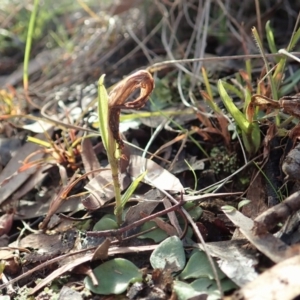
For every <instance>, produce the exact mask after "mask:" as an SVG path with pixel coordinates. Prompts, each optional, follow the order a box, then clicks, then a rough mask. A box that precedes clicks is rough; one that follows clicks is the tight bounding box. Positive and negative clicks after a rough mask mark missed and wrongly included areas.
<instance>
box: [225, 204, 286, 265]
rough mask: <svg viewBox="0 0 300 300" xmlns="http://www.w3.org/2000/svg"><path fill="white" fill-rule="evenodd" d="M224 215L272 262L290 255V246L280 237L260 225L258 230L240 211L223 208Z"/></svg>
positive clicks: (279, 260)
mask: <svg viewBox="0 0 300 300" xmlns="http://www.w3.org/2000/svg"><path fill="white" fill-rule="evenodd" d="M224 213H225V214H226V216H227V217H228V218H229V219H230V220H231V221H232V222H233V223H234V224H235V225H236V226H237V227H239V229H240V231H241V232H242V234H243V235H244V236H245V237H246V238H247V239H248V240H249V242H250V243H251V244H252V245H254V246H255V247H256V248H257V249H258V250H259V251H261V252H262V253H263V254H265V255H266V256H267V257H269V258H270V259H271V260H272V261H274V262H281V261H283V260H284V259H287V258H289V257H291V253H290V247H289V246H288V245H286V244H285V243H284V242H282V241H281V240H280V239H278V238H276V237H274V236H273V235H272V234H271V233H269V232H267V231H266V230H264V229H263V228H262V226H261V227H259V228H258V229H261V232H259V231H258V230H257V229H256V227H255V225H256V224H257V223H255V222H254V221H253V220H251V219H249V218H247V217H245V216H244V215H243V214H242V213H240V212H239V211H237V210H236V209H233V210H232V211H230V212H229V211H226V210H224Z"/></svg>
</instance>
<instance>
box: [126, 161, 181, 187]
mask: <svg viewBox="0 0 300 300" xmlns="http://www.w3.org/2000/svg"><path fill="white" fill-rule="evenodd" d="M144 167H145V170H147V175H146V176H145V177H144V179H143V181H144V182H145V183H150V184H151V185H153V186H155V187H157V188H158V189H162V190H168V191H176V192H181V191H183V186H182V184H181V182H180V180H179V179H178V178H177V177H176V176H174V175H173V174H171V173H170V172H169V171H167V170H166V169H164V168H162V167H161V166H160V165H158V164H157V163H155V162H154V161H152V160H150V159H147V158H143V157H141V156H137V155H130V165H129V167H128V173H129V174H130V175H131V176H132V177H134V178H137V177H138V176H139V175H140V174H141V173H142V172H143V171H144V170H143V168H144ZM149 181H150V182H149Z"/></svg>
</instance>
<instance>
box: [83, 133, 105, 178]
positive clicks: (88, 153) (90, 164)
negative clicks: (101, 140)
mask: <svg viewBox="0 0 300 300" xmlns="http://www.w3.org/2000/svg"><path fill="white" fill-rule="evenodd" d="M81 149H82V150H81V158H82V163H83V166H84V170H85V172H86V173H88V172H90V171H92V170H96V169H100V168H101V165H100V163H99V160H98V158H97V156H96V154H95V151H94V149H93V145H92V143H91V140H90V139H89V138H85V139H83V141H82V143H81ZM96 175H97V174H95V173H93V172H92V173H91V174H89V175H88V178H89V179H90V180H92V179H93V178H94V177H96Z"/></svg>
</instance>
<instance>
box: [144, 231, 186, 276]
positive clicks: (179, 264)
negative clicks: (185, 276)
mask: <svg viewBox="0 0 300 300" xmlns="http://www.w3.org/2000/svg"><path fill="white" fill-rule="evenodd" d="M150 263H151V266H152V268H153V269H165V268H168V269H171V271H172V272H178V271H180V270H182V269H183V268H184V266H185V253H184V248H183V245H182V241H181V240H180V239H179V238H178V237H177V236H171V237H169V238H167V239H165V240H164V241H163V242H161V243H160V244H159V245H158V247H157V248H156V249H155V250H154V251H153V252H152V254H151V256H150Z"/></svg>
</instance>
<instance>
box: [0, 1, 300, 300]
mask: <svg viewBox="0 0 300 300" xmlns="http://www.w3.org/2000/svg"><path fill="white" fill-rule="evenodd" d="M270 2H272V1H270ZM135 5H137V4H136V3H134V1H128V3H126V4H124V5H123V6H122V5H121V4H111V5H109V6H108V7H102V9H103V12H105V13H103V16H102V17H101V18H99V17H98V16H97V14H94V13H93V10H91V9H90V8H89V6H85V5H84V4H83V3H82V8H83V10H80V13H79V14H80V15H81V17H80V20H81V21H82V20H85V21H84V22H83V23H80V22H81V21H78V20H79V19H76V18H72V16H73V15H72V13H71V12H67V13H65V14H64V17H65V18H66V19H65V20H68V21H63V24H68V26H69V27H68V28H69V30H71V29H72V30H73V33H72V34H73V36H72V38H71V42H72V43H74V45H75V44H76V45H78V46H77V47H73V49H72V51H71V52H72V53H71V52H67V51H64V50H63V49H60V48H56V49H53V50H47V49H45V51H43V53H39V54H37V53H33V55H32V57H33V58H32V60H31V61H30V64H29V65H30V68H29V74H30V84H29V91H28V90H26V89H25V90H22V88H21V86H20V82H21V81H22V75H21V74H22V72H23V71H20V69H19V70H15V72H13V73H11V72H10V74H8V75H2V73H1V74H0V75H1V78H0V83H1V87H0V88H1V89H2V90H1V93H0V104H1V105H0V110H1V123H2V124H1V135H2V136H1V138H3V139H7V138H11V137H14V135H16V136H17V138H18V141H21V140H22V138H21V137H22V136H23V137H24V136H26V137H28V141H25V142H24V141H23V142H22V143H21V144H18V146H17V148H15V149H13V147H12V148H11V150H10V151H9V157H8V159H6V160H5V159H2V157H4V156H1V164H2V166H3V169H2V171H1V174H0V183H1V193H0V195H1V196H0V203H1V210H2V211H3V215H2V217H1V218H0V228H1V235H2V236H1V244H2V247H1V251H0V256H1V260H2V262H3V269H1V279H2V283H1V289H3V291H4V293H7V294H9V295H10V296H12V297H14V296H19V295H18V292H20V291H21V290H20V289H19V290H18V287H17V285H19V286H23V287H25V288H28V291H27V295H26V296H25V297H27V298H28V297H30V295H35V296H34V297H37V299H40V298H41V297H43V295H44V293H47V287H46V286H47V285H48V288H50V289H51V292H55V291H54V290H55V285H56V284H58V285H59V286H60V288H61V291H60V292H58V295H59V297H61V299H63V298H62V297H63V295H64V293H66V292H65V291H64V289H65V288H66V286H67V285H65V284H64V283H62V282H59V279H60V278H67V281H68V286H72V287H74V288H75V287H76V284H75V281H76V282H79V289H77V290H78V291H80V293H77V294H76V296H77V297H78V299H92V298H93V297H94V294H100V295H112V294H123V295H126V297H127V298H129V299H149V298H151V297H152V298H156V299H221V298H222V297H224V296H225V297H227V298H228V299H240V298H241V297H242V298H243V299H261V297H262V295H264V296H265V295H267V294H272V298H270V299H283V298H285V299H294V298H295V297H297V296H299V294H300V293H299V289H297V285H296V282H295V278H297V276H296V275H295V274H297V273H299V270H298V269H299V261H298V260H299V259H298V256H299V251H298V244H297V242H298V241H299V240H297V238H296V236H295V234H294V233H295V231H296V232H297V230H298V227H299V218H298V217H297V211H298V210H299V205H298V203H299V201H298V200H299V199H298V198H299V192H297V190H296V186H297V181H298V179H299V178H298V177H299V176H298V171H297V170H298V165H299V164H298V157H297V155H298V146H297V143H298V129H299V128H298V126H297V123H296V122H295V121H294V120H292V118H295V117H296V118H298V117H299V113H298V102H299V95H298V94H297V92H298V91H297V90H298V88H299V87H298V86H297V82H298V81H299V75H298V74H297V72H296V73H293V75H291V74H286V77H287V78H288V79H287V80H285V78H284V77H283V73H284V65H285V64H288V66H289V67H290V68H292V67H293V66H294V65H295V64H294V62H290V61H289V62H287V61H284V58H283V56H282V53H283V52H282V51H281V52H280V51H279V52H280V53H281V56H276V55H277V54H276V53H274V52H273V53H272V54H271V55H269V54H266V53H264V52H263V50H261V49H262V47H261V45H262V42H261V41H260V38H263V31H262V27H263V26H265V28H266V35H267V41H268V44H266V45H265V47H269V48H270V51H271V52H272V51H275V50H274V49H277V47H276V45H274V43H275V42H274V40H272V39H271V38H270V37H271V36H272V34H273V32H271V30H272V29H271V27H270V24H269V23H268V22H266V18H267V16H271V17H273V18H274V19H275V20H276V18H277V17H278V16H277V13H278V11H279V7H280V8H281V9H287V7H286V6H284V5H283V4H282V3H277V4H276V5H277V6H276V5H275V4H272V5H270V7H272V9H271V10H270V9H269V7H264V5H263V4H261V5H262V7H261V9H262V11H263V15H262V18H260V15H259V14H260V13H261V11H260V10H258V9H257V7H256V10H254V11H253V12H254V14H256V15H257V24H255V22H256V21H255V22H254V23H253V20H249V22H244V20H239V18H240V16H241V15H243V13H245V12H247V14H245V15H243V18H247V17H246V16H247V15H248V10H249V9H250V8H249V7H247V4H243V5H242V6H241V8H240V9H241V13H240V14H236V15H237V19H236V18H235V17H233V16H235V13H230V12H229V10H228V8H226V7H225V6H224V5H223V4H222V3H221V2H220V1H215V2H213V3H210V5H211V6H210V5H208V4H205V5H204V6H203V7H201V5H202V4H200V3H196V2H195V1H192V0H189V1H183V2H182V3H180V4H178V3H177V2H174V3H171V2H166V1H159V7H160V11H159V14H161V12H162V10H166V11H169V15H167V14H161V15H160V16H161V20H160V21H159V22H158V23H157V24H156V26H154V27H153V31H152V33H151V34H150V35H148V36H144V34H145V31H143V30H141V28H144V29H145V28H149V27H147V26H150V27H151V26H153V25H154V24H153V21H152V20H151V17H150V18H143V17H140V16H141V15H142V14H143V6H142V5H140V4H139V5H137V7H135ZM178 5H179V6H178ZM190 5H191V6H190ZM281 5H282V6H281ZM188 7H189V9H187V8H188ZM197 7H198V9H197ZM253 7H254V5H253ZM177 8H178V9H179V11H180V10H181V8H182V11H184V12H185V14H184V17H182V16H181V17H180V18H183V23H182V22H177V21H175V22H174V20H175V19H177V18H179V15H177V13H178V12H177ZM200 8H201V9H200ZM93 9H97V8H96V7H93ZM230 9H231V10H233V11H235V10H236V7H235V6H234V5H233V4H231V5H230ZM277 9H278V11H277ZM84 11H85V13H84ZM134 11H138V13H134ZM150 11H151V13H150V15H151V14H153V13H154V12H156V13H157V11H156V10H155V8H151V9H150V10H149V12H150ZM86 12H88V14H86ZM109 12H110V13H109ZM124 12H125V13H124ZM294 12H296V8H295V11H294ZM89 14H90V15H89ZM189 14H190V15H189ZM201 14H202V15H201ZM214 14H216V15H217V16H219V17H221V18H223V19H224V20H226V22H228V24H230V26H232V24H234V26H235V27H236V28H239V29H240V32H243V34H242V35H240V33H238V35H240V36H239V37H240V39H238V40H239V41H243V47H240V46H238V47H237V45H240V42H237V40H236V38H237V37H236V32H235V34H233V32H231V30H232V27H230V26H229V27H228V28H226V29H227V30H228V32H226V31H224V33H223V34H224V37H225V36H226V35H227V37H226V38H225V40H223V42H224V44H223V43H221V40H220V37H218V36H214V35H213V34H212V33H211V32H214V30H212V31H209V32H207V31H206V30H203V31H201V30H199V28H202V25H201V26H200V23H201V22H202V21H203V20H206V21H205V22H206V24H209V26H212V28H214V26H218V25H217V24H216V23H215V22H213V19H214V18H213V17H212V15H214ZM295 15H296V14H295ZM15 17H16V18H17V17H18V13H17V12H15ZM76 20H77V21H76ZM177 20H179V19H177ZM194 20H195V22H198V23H197V24H198V25H197V26H194V25H193V26H190V25H191V23H192V22H193V21H194ZM201 20H202V21H201ZM258 20H259V21H258ZM291 20H293V21H291V22H294V23H296V24H297V20H295V18H291ZM166 21H167V22H166ZM1 22H4V23H3V24H5V22H7V20H1ZM64 22H66V23H64ZM147 22H149V24H146V23H147ZM168 22H171V23H172V22H174V23H173V24H172V25H174V26H170V27H168V26H167V24H168ZM261 22H262V23H263V24H262V23H261ZM265 22H266V24H265ZM179 23H180V24H181V25H180V26H178V24H179ZM240 23H243V24H246V25H245V27H243V28H242V27H241V26H240V25H239V24H240ZM124 24H126V26H124ZM130 24H131V25H133V24H135V25H136V26H134V27H135V30H136V31H135V32H133V30H132V29H131V28H130V26H131V25H130ZM182 24H185V25H184V26H187V27H189V28H190V29H189V30H183V28H184V26H183V25H182ZM253 25H254V26H257V27H258V31H259V32H260V35H261V36H260V37H258V36H257V35H256V33H255V32H256V31H255V30H252V31H251V30H250V28H251V27H252V26H253ZM181 26H182V28H181ZM72 30H71V31H72ZM182 30H183V31H182ZM218 30H219V29H215V31H218ZM276 30H278V31H279V32H280V30H281V29H280V28H276ZM297 30H298V28H297V26H296V27H295V30H294V33H295V34H294V36H292V37H291V40H290V41H284V43H283V44H284V47H286V48H287V50H288V51H291V49H292V46H293V45H296V44H297V38H298V35H299V34H298V31H297ZM292 31H293V30H291V34H292ZM182 32H185V34H184V35H183V34H182ZM275 32H276V31H275ZM252 33H253V34H254V36H255V40H256V43H257V45H258V46H259V49H260V50H259V51H260V52H261V53H260V54H259V55H257V54H253V56H248V57H247V56H240V57H236V58H239V59H240V60H239V61H237V60H235V58H234V57H233V56H230V55H228V53H227V51H228V49H227V48H226V47H229V48H230V49H231V51H232V52H231V53H234V54H240V53H241V52H240V51H241V49H242V48H243V49H244V50H247V51H246V52H245V53H246V54H248V53H250V54H251V55H252V53H255V51H256V48H255V47H256V46H255V43H253V42H252V41H250V40H248V36H249V35H250V34H252ZM72 34H71V35H72ZM136 34H137V35H136ZM189 34H190V37H189V38H190V40H189V41H187V40H184V39H183V40H180V39H182V37H183V36H186V35H189ZM159 35H161V36H160V38H161V39H157V37H158V36H159ZM175 36H176V39H174V38H175ZM195 36H197V39H195ZM125 37H126V38H125ZM47 38H49V37H48V36H47ZM169 38H170V40H169ZM177 38H178V39H179V40H180V41H179V40H177ZM99 40H101V43H100V44H99ZM175 40H176V42H175ZM56 41H58V39H56ZM153 41H156V43H158V44H159V45H160V47H161V49H164V51H165V53H166V54H167V57H168V59H171V61H167V60H168V59H165V58H162V56H161V54H160V52H159V51H158V52H156V51H157V49H158V48H157V47H153V44H152V43H153ZM178 41H179V43H178ZM51 43H53V40H52V41H51V42H50V44H51ZM48 44H49V42H48ZM74 45H73V46H74ZM182 45H187V47H182ZM201 45H207V49H205V51H207V52H209V51H212V52H213V53H214V55H213V56H209V57H206V53H204V48H203V47H202V46H201ZM213 45H217V46H218V47H216V46H213ZM125 47H126V48H127V47H128V49H131V50H129V51H128V50H124V49H125ZM45 48H46V47H45ZM123 48H124V49H123ZM238 48H241V49H238ZM209 49H210V50H209ZM226 49H227V50H226ZM254 49H255V50H254ZM33 51H36V50H33ZM276 51H277V50H276ZM3 53H7V52H1V49H0V54H1V55H3ZM174 53H176V55H175V56H174ZM242 53H244V52H242ZM284 53H286V52H284ZM287 53H288V52H287ZM177 54H178V55H179V57H180V58H183V59H185V58H186V57H200V59H196V60H190V61H184V62H183V61H181V62H179V61H176V60H174V57H177ZM5 55H6V54H5ZM180 55H182V56H180ZM255 55H256V56H255ZM272 55H273V56H272ZM222 56H223V58H222ZM275 56H276V57H275ZM141 57H142V59H141ZM225 57H227V60H228V63H226V66H225V65H224V64H218V63H217V62H220V61H223V59H224V58H225ZM261 57H263V59H268V60H269V61H268V64H272V63H273V64H274V61H276V63H277V65H275V64H274V70H275V71H274V70H272V69H271V70H269V69H268V68H269V65H268V64H266V63H265V64H262V63H261V62H260V60H257V58H259V59H260V58H261ZM274 57H275V58H274ZM0 58H1V57H0ZM245 58H246V59H248V60H247V62H246V65H244V62H243V60H244V59H245ZM13 59H16V62H17V57H14V58H13ZM139 59H141V61H139ZM273 59H274V60H273ZM157 60H160V61H161V60H163V61H162V62H161V63H160V62H158V63H154V61H157ZM212 62H213V63H212ZM247 63H248V65H247ZM251 64H253V65H254V64H255V66H256V67H257V69H255V68H252V65H251ZM100 66H101V68H100ZM145 66H148V68H147V69H146V67H145ZM1 68H2V65H1V64H0V72H4V71H3V69H1ZM141 68H142V69H141ZM100 69H101V70H100ZM241 69H243V70H241ZM257 70H259V71H257ZM273 71H274V73H272V72H273ZM131 72H132V73H131ZM104 73H106V74H107V80H106V82H108V83H109V85H113V84H114V83H116V84H115V85H114V86H112V88H111V89H109V90H108V92H107V96H108V113H107V117H108V120H107V123H106V128H105V130H104V133H103V132H102V136H101V137H100V136H99V134H98V126H99V124H98V123H100V122H101V119H100V122H98V120H97V118H96V119H95V116H93V112H95V111H97V108H96V106H95V103H96V101H95V100H94V99H95V98H96V96H97V88H96V85H95V82H96V81H97V80H98V78H99V77H100V76H101V75H102V74H104ZM224 73H225V74H224ZM270 74H271V75H270ZM292 77H295V78H294V79H291V78H292ZM102 78H103V77H102ZM254 78H255V79H254ZM219 79H221V80H219ZM254 82H255V83H254ZM290 82H292V84H290ZM154 85H155V86H156V87H155V89H154V92H153V93H152V96H151V99H150V101H149V100H148V97H149V95H150V94H151V92H152V90H153V88H154ZM13 86H14V87H13ZM274 87H277V88H278V90H275V88H274ZM279 87H280V89H279ZM281 87H282V89H281ZM138 89H139V90H140V94H139V95H138V96H136V94H135V90H138ZM8 91H10V92H11V93H10V94H9V93H8ZM28 92H29V93H28ZM20 99H27V101H28V102H26V101H25V100H24V103H21V102H22V101H19V100H20ZM220 99H221V100H222V101H223V103H222V102H221V100H220ZM232 99H233V100H232ZM243 101H244V102H245V103H246V104H244V102H243ZM32 105H33V106H34V107H35V109H36V108H38V111H39V112H38V113H36V111H34V110H33V109H32V107H31V106H32ZM224 107H225V108H226V110H224V109H223V108H224ZM140 109H143V110H142V111H140ZM272 118H273V119H272ZM124 119H127V120H128V119H129V120H130V119H140V120H138V122H136V124H135V126H134V127H131V126H129V127H127V130H125V131H121V130H120V127H119V125H120V124H119V123H120V121H121V122H122V120H124ZM95 120H96V121H95ZM137 125H138V126H137ZM46 131H47V133H46ZM36 133H38V134H37V135H35V134H36ZM106 133H108V135H110V134H111V136H112V137H113V139H112V141H113V143H114V144H113V147H115V148H114V149H115V150H114V151H113V152H114V153H113V156H114V157H115V158H117V172H118V173H117V174H118V175H117V177H118V178H116V176H115V175H114V174H112V171H111V170H112V169H113V166H112V165H110V164H109V163H108V161H107V154H108V152H109V151H106V150H107V149H106V150H105V145H104V144H105V135H106ZM262 136H264V137H265V138H264V140H263V142H261V141H262V139H261V138H262ZM274 148H276V149H274ZM4 150H5V149H4ZM4 150H3V151H4ZM216 150H218V151H216ZM275 150H276V151H275ZM118 152H119V154H118ZM275 153H276V155H278V156H279V158H278V159H277V158H276V159H277V160H275V157H274V155H275ZM1 155H2V150H1ZM272 174H273V175H272ZM274 174H276V175H274ZM141 175H143V176H141ZM284 176H286V177H285V178H284ZM116 179H117V180H116ZM137 179H139V180H140V181H139V180H137ZM295 181H296V183H294V182H295ZM113 182H117V184H119V190H120V192H122V193H123V202H122V203H121V210H122V214H121V220H122V224H119V221H118V218H117V213H116V211H118V209H120V207H119V208H118V207H115V206H116V204H115V203H114V199H115V200H116V201H117V196H116V189H115V185H114V184H113ZM132 186H135V187H134V188H132ZM283 187H284V188H283ZM293 188H294V191H293ZM130 189H132V190H130ZM128 190H129V192H128ZM125 195H126V197H127V198H124V197H125ZM121 199H122V198H121ZM124 199H125V200H124ZM278 199H280V201H282V202H281V203H278ZM276 201H277V202H276ZM239 210H240V211H241V212H240V211H239ZM59 212H63V213H64V215H59ZM45 215H46V217H45ZM25 220H28V222H30V223H25ZM35 221H36V223H35ZM21 222H22V223H21ZM119 225H120V226H119ZM29 232H31V233H29ZM7 235H9V242H8V239H7V237H6V236H7ZM1 268H2V265H1ZM22 270H25V272H24V273H23V274H21V273H22ZM41 271H43V272H44V273H43V275H42V274H41ZM80 276H81V277H80ZM83 278H85V279H83ZM278 282H280V284H281V287H282V288H280V287H279V285H278ZM266 283H267V284H266ZM266 286H267V287H268V289H270V290H268V291H266V290H265V289H266ZM43 288H44V291H42V289H43ZM77 288H78V286H77ZM281 290H282V291H284V292H283V294H282V292H281ZM86 291H88V293H89V295H88V296H84V294H85V293H86ZM270 291H271V293H269V292H270ZM68 293H71V292H70V291H68ZM48 296H49V295H48ZM147 297H148V298H147ZM227 298H226V299H227Z"/></svg>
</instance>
